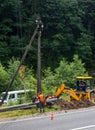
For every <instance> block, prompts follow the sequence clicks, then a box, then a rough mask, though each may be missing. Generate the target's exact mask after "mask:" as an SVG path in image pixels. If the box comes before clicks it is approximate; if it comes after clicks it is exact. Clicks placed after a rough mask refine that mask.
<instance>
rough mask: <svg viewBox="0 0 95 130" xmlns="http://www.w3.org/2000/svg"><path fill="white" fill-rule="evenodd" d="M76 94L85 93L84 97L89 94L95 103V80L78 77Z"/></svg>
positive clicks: (89, 77)
mask: <svg viewBox="0 0 95 130" xmlns="http://www.w3.org/2000/svg"><path fill="white" fill-rule="evenodd" d="M76 80H77V81H76V86H77V87H76V93H78V92H79V93H82V92H84V95H88V93H89V92H90V94H89V99H90V100H91V101H92V102H95V78H94V77H92V76H77V77H76Z"/></svg>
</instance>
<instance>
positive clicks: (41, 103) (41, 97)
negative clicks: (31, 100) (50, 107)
mask: <svg viewBox="0 0 95 130" xmlns="http://www.w3.org/2000/svg"><path fill="white" fill-rule="evenodd" d="M37 96H38V98H39V107H40V112H44V106H45V97H44V95H43V94H42V93H41V92H39V93H38V94H37Z"/></svg>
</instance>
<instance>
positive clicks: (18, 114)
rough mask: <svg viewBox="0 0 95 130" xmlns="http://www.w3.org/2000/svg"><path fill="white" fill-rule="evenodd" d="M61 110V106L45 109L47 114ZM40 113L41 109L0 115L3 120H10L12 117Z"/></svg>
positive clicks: (8, 112)
mask: <svg viewBox="0 0 95 130" xmlns="http://www.w3.org/2000/svg"><path fill="white" fill-rule="evenodd" d="M58 110H60V108H59V106H56V105H54V106H52V107H51V108H48V107H45V112H51V111H58ZM37 113H39V109H38V110H36V108H31V109H26V110H14V111H7V112H1V113H0V119H2V118H10V117H19V116H26V115H33V114H37Z"/></svg>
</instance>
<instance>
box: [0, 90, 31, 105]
mask: <svg viewBox="0 0 95 130" xmlns="http://www.w3.org/2000/svg"><path fill="white" fill-rule="evenodd" d="M29 91H31V90H18V91H8V93H7V96H6V99H5V100H4V103H9V102H16V101H17V100H18V99H19V98H20V97H25V95H26V94H27V93H28V92H29ZM4 94H5V92H2V94H1V97H0V102H1V100H2V98H3V96H4Z"/></svg>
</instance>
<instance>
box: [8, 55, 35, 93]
mask: <svg viewBox="0 0 95 130" xmlns="http://www.w3.org/2000/svg"><path fill="white" fill-rule="evenodd" d="M19 63H20V61H19V60H18V59H15V58H14V57H13V58H12V59H11V60H10V61H9V63H8V70H7V71H8V74H9V81H11V79H12V76H13V75H14V73H15V71H16V70H17V68H18V65H19ZM20 74H21V70H19V72H18V74H17V76H16V78H15V80H14V82H13V85H12V86H11V88H10V90H21V89H32V90H35V91H36V88H35V86H36V85H35V84H36V79H35V78H34V76H33V71H32V69H31V70H30V69H29V68H28V67H27V66H26V69H25V73H24V75H25V76H24V78H21V77H20Z"/></svg>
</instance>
